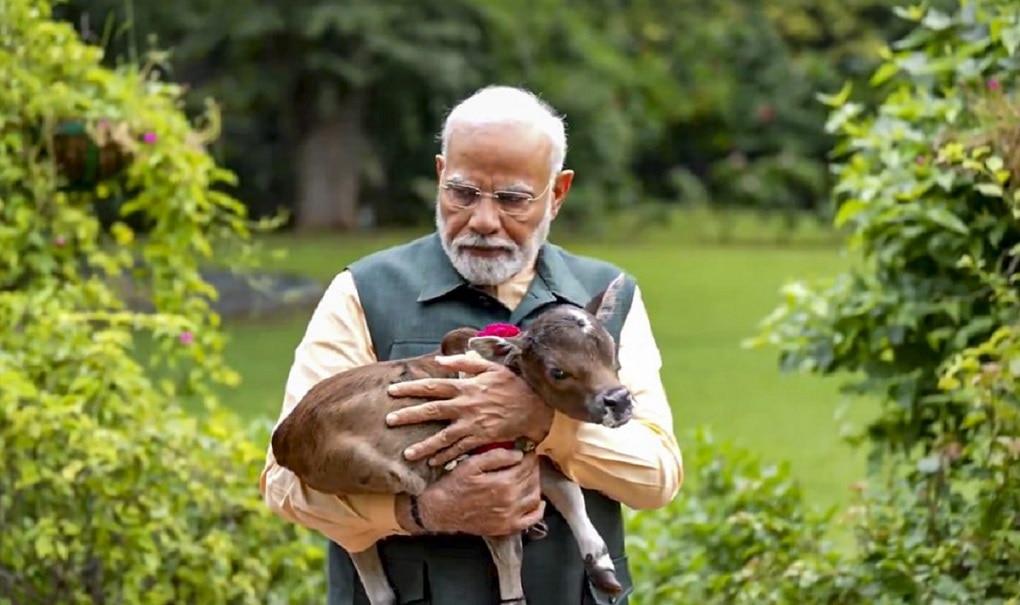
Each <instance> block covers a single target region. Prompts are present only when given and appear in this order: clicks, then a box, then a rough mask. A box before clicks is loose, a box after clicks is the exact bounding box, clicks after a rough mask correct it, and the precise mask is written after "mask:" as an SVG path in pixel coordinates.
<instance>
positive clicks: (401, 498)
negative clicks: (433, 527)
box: [393, 494, 428, 536]
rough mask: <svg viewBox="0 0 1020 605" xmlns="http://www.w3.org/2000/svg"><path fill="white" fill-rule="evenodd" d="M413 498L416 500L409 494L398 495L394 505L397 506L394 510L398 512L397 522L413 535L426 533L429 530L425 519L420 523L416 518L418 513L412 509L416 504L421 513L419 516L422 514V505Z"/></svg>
mask: <svg viewBox="0 0 1020 605" xmlns="http://www.w3.org/2000/svg"><path fill="white" fill-rule="evenodd" d="M413 500H414V499H413V497H412V496H411V495H409V494H398V495H397V497H396V501H395V502H394V505H393V506H394V508H395V511H394V512H395V513H396V517H397V523H399V524H400V527H402V528H404V531H406V532H407V533H409V534H411V535H413V536H417V535H421V534H426V533H428V531H427V530H426V529H425V528H424V527H423V525H424V520H423V521H422V525H419V524H418V521H417V520H416V519H415V516H416V515H415V514H414V513H413V512H412V510H411V509H412V505H413V504H414V508H416V509H418V511H419V514H418V515H417V516H418V517H420V516H421V515H420V509H421V506H420V505H419V504H418V503H417V502H413Z"/></svg>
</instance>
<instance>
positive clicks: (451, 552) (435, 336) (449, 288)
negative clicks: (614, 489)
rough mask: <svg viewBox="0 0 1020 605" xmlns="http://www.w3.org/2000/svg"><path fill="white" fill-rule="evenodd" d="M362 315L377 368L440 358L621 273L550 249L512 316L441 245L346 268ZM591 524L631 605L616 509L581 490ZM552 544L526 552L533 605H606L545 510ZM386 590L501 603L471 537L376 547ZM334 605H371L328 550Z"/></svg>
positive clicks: (448, 601) (334, 549) (439, 604)
mask: <svg viewBox="0 0 1020 605" xmlns="http://www.w3.org/2000/svg"><path fill="white" fill-rule="evenodd" d="M348 269H350V271H351V272H352V274H353V276H354V281H355V284H356V285H357V288H358V295H359V298H360V299H361V303H362V305H363V307H364V309H365V315H366V317H367V321H368V328H369V331H370V333H371V336H372V342H373V345H374V347H375V353H376V355H377V356H378V358H379V359H380V360H388V359H401V358H406V357H412V356H415V355H421V354H425V353H428V352H430V351H435V350H436V349H438V347H439V343H440V341H441V340H442V337H443V335H445V334H446V333H447V332H448V331H450V330H452V329H455V328H459V327H463V326H471V327H475V328H481V327H483V326H485V325H487V324H489V323H493V322H508V323H513V324H516V325H518V326H521V327H524V326H526V325H527V324H528V323H529V322H530V321H531V320H533V319H534V318H535V316H536V315H538V314H539V313H541V312H542V311H543V310H544V309H546V308H548V306H549V305H554V304H561V303H571V304H575V305H578V306H584V305H585V304H586V303H587V302H588V301H589V300H590V299H591V298H592V297H593V296H594V295H596V294H598V293H599V292H600V291H601V290H603V289H604V288H605V287H606V286H607V285H608V284H609V282H610V281H611V280H612V279H613V278H615V277H616V276H617V275H618V274H619V273H620V270H619V269H617V268H616V267H614V266H612V265H610V264H608V263H604V262H601V261H597V260H593V259H588V258H583V257H578V256H575V255H572V254H569V253H567V252H566V251H564V250H563V249H562V248H559V247H558V246H554V245H551V244H546V245H545V246H544V247H543V249H542V251H541V253H540V255H539V259H538V266H537V271H536V277H535V279H534V280H533V282H532V284H531V286H530V288H529V290H528V292H527V294H526V295H525V297H524V298H523V299H522V301H521V303H520V305H518V308H517V309H515V310H514V311H513V312H511V311H510V310H509V309H507V308H506V307H505V306H503V304H502V303H500V302H499V301H498V300H496V299H495V298H493V297H491V296H489V295H488V294H486V293H484V292H482V291H480V290H477V289H474V288H472V287H470V286H469V285H468V284H467V283H466V282H465V281H464V279H463V278H462V277H461V276H460V275H459V274H458V273H457V272H456V271H455V270H454V268H453V266H452V265H451V264H450V262H449V260H448V259H447V257H446V254H445V253H444V252H443V249H442V247H441V245H440V242H439V238H438V235H436V234H432V235H428V236H425V237H422V238H420V239H417V240H415V241H412V242H410V243H408V244H404V245H401V246H398V247H395V248H391V249H388V250H384V251H382V252H378V253H375V254H373V255H370V256H368V257H366V258H363V259H361V260H359V261H357V262H355V263H353V264H352V265H350V266H349V267H348ZM633 293H634V282H633V280H632V279H628V280H627V285H626V287H625V288H624V291H623V293H622V294H621V300H620V307H619V308H618V309H619V312H618V313H616V314H615V317H614V320H613V323H612V325H609V326H607V328H608V329H609V331H610V333H612V335H613V337H614V338H615V339H616V340H617V341H619V335H620V329H621V328H622V324H623V320H624V318H625V317H626V315H627V312H628V311H629V310H630V304H631V301H632V297H633ZM585 499H586V501H587V506H588V515H589V517H590V518H591V519H592V522H593V523H594V525H595V527H596V528H598V530H599V531H600V532H601V534H602V537H603V539H605V540H606V543H607V544H608V546H609V552H610V555H611V556H612V557H613V559H614V561H615V564H616V569H617V577H618V579H619V580H620V582H621V584H623V585H624V588H625V591H626V592H625V593H624V597H623V598H617V599H616V600H615V601H614V602H612V603H613V605H627V602H628V599H627V598H626V595H627V594H629V591H630V586H631V580H630V571H629V569H628V567H627V558H626V556H625V554H624V532H623V518H622V515H621V510H620V504H619V503H617V502H615V501H613V500H610V499H609V498H607V497H605V496H603V495H602V494H601V493H599V492H595V491H589V490H585ZM545 520H546V523H547V524H548V527H549V534H548V536H547V537H546V538H544V539H542V540H537V541H534V542H528V541H527V539H525V544H524V569H523V574H524V592H525V595H526V597H527V598H528V604H529V605H607V604H609V603H610V601H608V600H604V599H602V598H596V597H595V596H594V595H595V594H596V593H595V591H593V590H592V589H591V587H590V585H589V583H588V580H587V577H586V576H585V573H584V566H583V565H582V562H581V556H580V552H579V550H578V547H577V544H576V542H575V541H574V538H573V536H572V535H571V533H570V530H569V527H568V526H567V524H566V521H564V519H563V517H562V516H561V515H560V514H559V512H558V511H556V509H555V508H554V507H553V506H552V505H549V504H548V502H547V506H546V518H545ZM379 551H380V555H381V557H382V561H383V565H384V566H385V568H386V572H387V575H388V577H389V580H390V583H391V584H392V585H393V586H394V587H395V588H396V591H397V595H398V597H399V602H400V603H401V604H412V603H413V604H422V605H493V604H495V603H499V596H498V595H499V590H498V584H497V579H496V568H495V566H494V565H493V563H492V558H491V556H490V554H489V551H488V549H487V548H486V547H485V543H484V542H483V541H482V540H481V539H480V538H477V537H474V536H467V535H456V536H426V537H409V536H393V537H390V538H388V539H386V540H383V541H382V542H380V543H379ZM328 573H329V599H328V603H329V605H368V599H367V598H366V597H365V592H364V589H363V588H362V586H361V582H359V581H358V579H357V575H356V574H355V572H354V567H353V564H352V563H351V561H350V558H349V557H348V555H347V553H346V552H345V551H344V550H343V549H341V548H340V547H339V546H338V545H336V544H335V543H333V542H330V543H329V561H328Z"/></svg>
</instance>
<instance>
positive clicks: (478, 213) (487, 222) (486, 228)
mask: <svg viewBox="0 0 1020 605" xmlns="http://www.w3.org/2000/svg"><path fill="white" fill-rule="evenodd" d="M499 218H500V217H499V209H498V208H496V202H494V201H493V200H491V199H489V198H487V197H483V198H482V199H480V200H479V201H478V203H477V204H475V207H474V209H473V211H472V213H471V220H470V221H468V227H470V228H471V230H472V231H474V232H475V233H478V234H481V235H492V234H493V233H496V232H497V231H499V224H500V222H499Z"/></svg>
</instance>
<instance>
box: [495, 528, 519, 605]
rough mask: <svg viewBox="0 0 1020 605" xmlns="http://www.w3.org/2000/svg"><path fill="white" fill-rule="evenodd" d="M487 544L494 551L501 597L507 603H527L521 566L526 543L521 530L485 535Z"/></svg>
mask: <svg viewBox="0 0 1020 605" xmlns="http://www.w3.org/2000/svg"><path fill="white" fill-rule="evenodd" d="M484 540H485V545H486V546H488V547H489V552H490V553H492V560H493V562H494V563H495V564H496V574H497V575H498V576H499V599H500V601H499V602H500V603H501V604H505V605H511V604H512V605H527V601H526V600H525V598H524V587H523V586H522V585H521V567H522V566H523V564H524V545H523V543H522V542H521V534H520V532H514V533H513V534H510V535H509V536H500V537H498V538H493V537H485V538H484Z"/></svg>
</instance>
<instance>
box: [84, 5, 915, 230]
mask: <svg viewBox="0 0 1020 605" xmlns="http://www.w3.org/2000/svg"><path fill="white" fill-rule="evenodd" d="M892 1H893V0H853V1H851V2H845V1H840V0H827V1H826V2H822V3H805V2H803V1H801V0H769V1H768V2H764V3H747V2H743V1H741V0H722V1H720V2H713V3H701V2H695V1H694V0H669V1H668V2H650V1H649V0H639V1H634V2H626V3H622V2H618V1H615V0H600V1H598V2H576V1H570V0H528V1H527V2H520V1H510V0H457V1H456V2H447V3H439V4H430V3H425V4H422V3H415V2H407V1H405V0H386V1H383V2H366V1H358V2H346V3H343V4H342V5H338V4H336V3H331V2H327V1H325V0H322V1H318V0H316V1H310V2H302V3H299V4H279V5H277V4H272V3H265V2H254V1H253V0H231V1H229V2H226V3H222V2H221V3H210V2H207V1H205V0H180V1H179V2H175V3H174V5H173V8H172V9H169V8H167V6H168V5H166V3H162V2H157V1H155V0H133V1H132V2H129V3H126V2H123V1H122V0H91V1H90V2H87V3H86V2H82V1H80V0H79V1H76V2H74V3H73V5H74V6H77V7H78V8H79V11H78V12H82V11H84V12H86V13H87V14H89V15H90V16H91V17H92V19H91V23H92V24H93V25H92V28H93V30H97V31H98V30H99V29H100V28H99V26H98V24H100V23H104V22H106V21H107V20H108V19H109V18H111V17H112V21H113V22H114V23H116V24H117V26H115V27H113V28H110V29H113V30H120V29H124V30H126V32H125V33H123V34H121V35H119V36H117V35H112V36H110V38H111V40H110V41H109V42H108V45H109V46H110V48H116V49H118V51H117V54H120V55H130V54H131V47H130V44H131V43H135V44H141V43H144V40H145V39H146V37H147V35H149V34H158V36H159V38H160V41H161V45H163V46H167V47H172V48H173V55H172V58H171V60H170V61H168V63H167V64H168V65H171V66H172V68H173V69H174V71H175V73H177V74H179V75H180V77H181V78H182V79H183V80H184V81H186V82H188V83H190V84H192V85H194V91H193V95H192V98H199V97H200V95H205V94H212V95H213V96H214V97H215V98H217V99H218V100H220V101H221V102H222V103H223V105H224V107H225V108H226V114H227V115H226V136H225V140H224V142H223V143H221V148H222V150H223V151H224V153H225V155H224V158H225V160H226V162H227V164H228V165H231V166H237V167H238V170H239V171H240V172H241V173H242V174H243V175H244V179H243V183H242V184H243V186H244V188H243V189H241V190H240V191H242V192H243V194H244V195H243V196H242V197H244V198H245V201H246V203H249V205H250V206H252V207H254V208H257V207H259V206H261V202H259V199H264V198H266V197H271V198H272V202H273V203H274V204H278V203H281V202H283V203H289V202H290V201H291V200H292V199H295V198H297V199H299V200H300V199H302V198H301V196H300V195H298V194H297V192H299V191H300V190H301V188H302V186H301V182H302V181H303V180H306V179H308V178H310V177H308V175H307V174H305V175H303V173H302V171H303V170H305V169H306V168H307V166H306V165H307V164H309V163H310V162H309V161H308V159H307V157H311V158H316V157H324V156H325V155H326V153H325V152H322V151H316V152H313V153H310V154H309V155H308V156H306V157H305V159H302V156H301V154H300V149H302V145H303V142H304V141H305V139H307V138H308V137H309V133H310V132H314V131H315V130H316V129H317V128H318V129H321V128H322V127H323V126H324V125H328V123H329V122H330V121H331V120H334V119H336V117H337V116H343V115H347V116H353V118H352V119H353V120H354V122H356V123H357V125H358V126H359V128H358V129H355V131H347V132H346V134H343V135H340V134H336V135H329V136H330V137H332V138H333V139H336V140H338V141H340V143H338V145H339V146H340V147H342V148H344V149H350V150H352V151H351V153H352V156H351V157H349V158H348V157H346V156H344V157H343V158H341V157H340V155H338V156H337V157H338V158H339V159H335V160H333V164H334V168H333V170H332V171H327V172H330V173H335V174H337V175H339V174H340V171H339V170H338V169H337V168H336V166H339V165H341V164H342V165H343V166H344V167H345V168H344V169H345V170H346V169H348V168H349V170H350V172H351V174H353V175H354V176H356V177H359V178H360V181H359V182H360V187H358V188H357V189H347V188H346V187H347V186H348V185H349V183H350V182H349V181H344V182H343V183H341V184H339V185H337V186H335V187H334V189H341V188H343V189H344V190H345V191H349V192H353V193H351V194H352V195H355V196H357V197H359V198H360V200H361V203H362V205H363V206H366V207H368V208H370V209H371V210H372V213H373V214H374V215H375V217H376V219H377V220H378V221H379V222H380V223H382V224H406V223H416V222H421V221H428V220H431V211H430V209H429V207H428V204H429V203H431V202H432V200H433V197H434V195H435V188H434V177H435V175H434V172H433V170H432V168H433V164H432V162H431V160H430V158H431V156H432V154H433V153H434V152H435V150H436V144H435V143H436V141H435V136H436V134H437V130H438V128H439V126H440V124H441V122H442V118H443V116H444V114H445V112H446V111H447V110H448V109H449V107H450V106H451V105H452V104H453V103H455V102H456V101H457V100H459V99H460V98H462V97H463V96H464V95H466V94H468V93H470V92H471V91H473V90H474V89H475V88H477V87H479V86H482V85H484V84H487V83H491V82H496V83H506V84H518V85H523V86H527V87H529V88H531V89H533V90H535V91H537V92H539V93H540V94H541V95H542V96H543V97H544V98H545V99H547V100H548V101H550V102H551V103H552V104H553V105H554V106H555V107H556V108H557V109H559V110H560V111H561V112H563V113H564V114H565V115H566V118H567V122H568V128H569V133H570V137H571V152H570V165H571V167H572V168H574V169H575V170H577V173H578V178H577V179H576V182H575V190H574V194H573V196H574V198H575V199H577V200H578V203H577V204H570V205H568V206H567V207H565V214H564V217H563V218H564V221H566V222H567V223H572V224H580V223H587V224H588V225H589V226H590V225H591V224H593V223H594V224H596V225H597V223H598V222H599V221H598V220H597V219H598V218H599V217H600V216H601V214H602V211H613V210H617V209H632V208H635V207H638V206H639V205H640V204H641V203H642V202H646V201H667V202H677V201H679V202H681V203H705V204H712V205H713V206H720V207H731V206H734V205H737V206H744V207H751V208H758V209H761V210H763V211H772V210H784V211H788V212H789V214H790V216H794V215H795V214H797V213H800V212H801V211H802V210H805V209H808V210H817V211H819V212H821V213H822V214H823V215H824V214H825V212H826V211H827V209H828V206H827V204H825V199H826V194H827V191H828V187H829V181H830V179H829V177H828V174H827V171H826V165H825V162H826V154H827V153H828V151H829V150H830V149H831V147H832V143H833V138H832V137H831V136H830V135H828V134H826V133H825V132H824V128H823V126H824V122H825V109H824V107H823V106H821V105H820V104H819V103H817V101H816V99H815V94H816V93H817V92H818V91H820V90H825V91H831V90H835V89H838V88H839V85H840V84H841V82H842V81H843V80H845V79H847V78H857V77H860V76H861V75H862V74H864V73H866V72H867V71H868V70H869V68H870V66H872V65H873V64H874V62H875V61H877V60H878V57H877V52H876V49H877V47H878V45H879V43H880V42H881V41H882V40H884V39H886V38H887V37H888V36H889V35H890V34H891V32H892V31H895V29H894V28H895V26H894V25H893V24H890V23H889V21H890V20H889V19H888V17H886V14H887V13H888V11H887V7H888V6H889V5H890V4H892ZM128 6H130V7H131V10H130V11H128V10H127V7H128ZM86 9H87V10H86ZM883 11H886V12H883ZM78 17H79V15H77V14H69V15H68V18H71V19H73V20H74V21H75V22H76V23H78V22H80V19H79V18H78ZM337 132H339V130H337ZM337 153H338V154H341V151H337ZM281 158H287V159H288V160H293V161H289V162H281ZM345 158H346V159H345ZM288 163H289V164H291V165H290V166H287V164H288ZM320 172H321V171H320ZM348 176H350V175H348ZM337 178H339V176H338V177H337ZM283 181H287V182H288V183H290V184H288V185H282V184H281V183H282V182H283ZM344 195H346V194H344ZM249 198H250V199H249ZM298 205H299V206H300V203H299V204H298ZM354 210H355V208H353V207H350V208H349V211H350V212H353V211H354ZM298 211H299V212H300V208H298ZM592 219H595V220H592ZM348 220H349V221H350V220H353V219H352V218H350V217H349V218H348Z"/></svg>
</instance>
